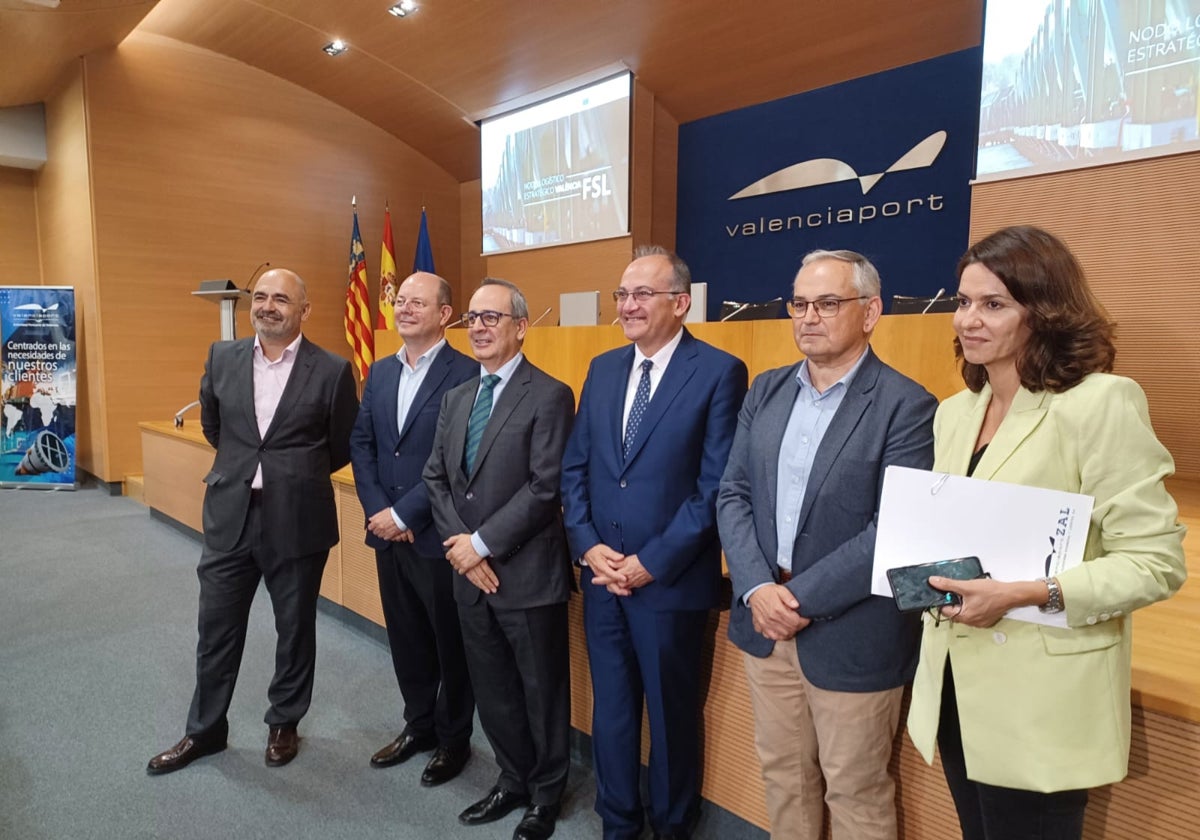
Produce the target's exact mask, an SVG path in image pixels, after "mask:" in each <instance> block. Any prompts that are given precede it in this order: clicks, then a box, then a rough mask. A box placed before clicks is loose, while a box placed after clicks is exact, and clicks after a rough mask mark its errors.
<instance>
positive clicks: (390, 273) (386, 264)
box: [375, 204, 400, 330]
mask: <svg viewBox="0 0 1200 840" xmlns="http://www.w3.org/2000/svg"><path fill="white" fill-rule="evenodd" d="M399 285H400V284H399V283H398V282H397V281H396V246H395V245H393V244H392V214H391V211H390V210H389V209H388V206H387V205H386V204H384V205H383V254H382V255H380V257H379V318H378V319H377V320H376V322H375V326H376V328H377V329H381V330H390V329H394V328H395V326H396V313H395V311H394V310H393V308H392V302H393V301H394V300H395V299H396V289H397V288H398V287H399Z"/></svg>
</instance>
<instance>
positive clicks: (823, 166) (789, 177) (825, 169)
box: [729, 131, 947, 201]
mask: <svg viewBox="0 0 1200 840" xmlns="http://www.w3.org/2000/svg"><path fill="white" fill-rule="evenodd" d="M946 136H947V135H946V132H945V131H935V132H934V133H933V134H930V135H929V136H928V137H926V138H925V139H924V140H922V141H921V142H920V143H918V144H917V145H915V146H913V147H912V148H911V149H909V150H908V151H907V152H905V153H904V154H903V155H901V156H900V159H899V160H897V161H896V162H895V163H893V164H892V165H891V166H889V167H888V168H887V169H885V170H884V171H883V172H878V173H876V174H874V175H859V174H858V173H857V172H855V171H854V167H852V166H850V164H848V163H846V162H845V161H841V160H837V159H836V158H813V159H812V160H806V161H804V162H802V163H794V164H792V165H791V166H787V167H784V168H783V169H780V170H778V171H776V172H772V173H771V174H770V175H768V176H766V177H765V178H760V179H759V180H757V181H755V182H754V183H753V184H751V185H750V186H748V187H746V188H745V189H743V190H740V191H739V192H735V193H734V194H733V195H731V196H729V200H730V201H732V200H733V199H735V198H750V197H751V196H756V195H770V194H771V193H777V192H786V191H787V190H800V189H804V188H805V187H817V186H820V185H822V184H836V183H837V182H838V181H858V183H859V185H860V186H861V187H862V191H863V195H866V194H867V193H868V192H870V191H871V187H873V186H875V185H876V184H877V183H879V181H880V179H882V178H883V176H884V175H886V174H888V173H889V172H902V171H904V170H906V169H925V168H926V167H929V166H932V165H933V162H934V161H935V160H937V156H938V155H939V154H941V151H942V147H943V146H945V145H946Z"/></svg>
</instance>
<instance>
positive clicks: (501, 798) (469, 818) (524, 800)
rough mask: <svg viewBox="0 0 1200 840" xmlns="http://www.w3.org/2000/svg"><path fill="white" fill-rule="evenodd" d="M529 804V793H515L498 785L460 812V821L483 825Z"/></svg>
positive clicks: (464, 823)
mask: <svg viewBox="0 0 1200 840" xmlns="http://www.w3.org/2000/svg"><path fill="white" fill-rule="evenodd" d="M528 804H529V796H528V795H527V794H524V793H513V792H512V791H511V790H505V789H504V788H502V787H500V786H499V785H496V786H495V787H494V788H492V789H491V790H490V791H488V795H487V796H485V797H483V799H480V800H479V801H478V802H476V803H475V804H474V805H472V806H471V807H469V808H467V810H465V811H463V812H462V813H461V814H459V815H458V821H459V822H460V823H462V824H463V825H483V824H484V823H490V822H495V821H496V820H498V819H502V818H503V817H506V816H508V815H509V814H511V813H512V812H513V811H515V810H516V809H517V808H521V807H523V806H525V805H528Z"/></svg>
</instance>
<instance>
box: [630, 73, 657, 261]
mask: <svg viewBox="0 0 1200 840" xmlns="http://www.w3.org/2000/svg"><path fill="white" fill-rule="evenodd" d="M654 116H655V104H654V93H653V92H652V91H651V90H650V88H648V87H646V86H645V85H644V84H642V83H641V82H640V81H638V80H637V79H634V80H633V105H632V113H631V114H630V123H629V232H630V234H631V235H632V236H633V242H634V246H635V247H636V246H637V245H641V244H644V243H647V242H649V241H650V236H651V234H650V231H651V221H652V219H651V216H652V214H653V212H654V151H655V149H654V146H655V142H654V141H655V137H654Z"/></svg>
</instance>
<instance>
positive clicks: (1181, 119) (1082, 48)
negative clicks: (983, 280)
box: [976, 0, 1200, 179]
mask: <svg viewBox="0 0 1200 840" xmlns="http://www.w3.org/2000/svg"><path fill="white" fill-rule="evenodd" d="M986 8H987V16H986V20H985V24H984V40H983V92H982V98H981V100H980V107H979V158H978V164H977V169H976V174H977V177H979V178H981V179H988V178H989V176H991V177H993V178H995V177H1004V176H1005V175H1026V174H1032V173H1034V172H1037V171H1046V170H1059V169H1070V168H1075V167H1080V166H1093V165H1097V164H1103V163H1113V162H1116V161H1119V160H1122V159H1125V158H1134V157H1149V156H1152V155H1162V154H1173V153H1175V152H1181V151H1189V150H1194V149H1200V141H1198V139H1197V121H1198V114H1197V98H1196V91H1197V88H1198V87H1200V0H990V1H989V2H988V4H987V7H986Z"/></svg>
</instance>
